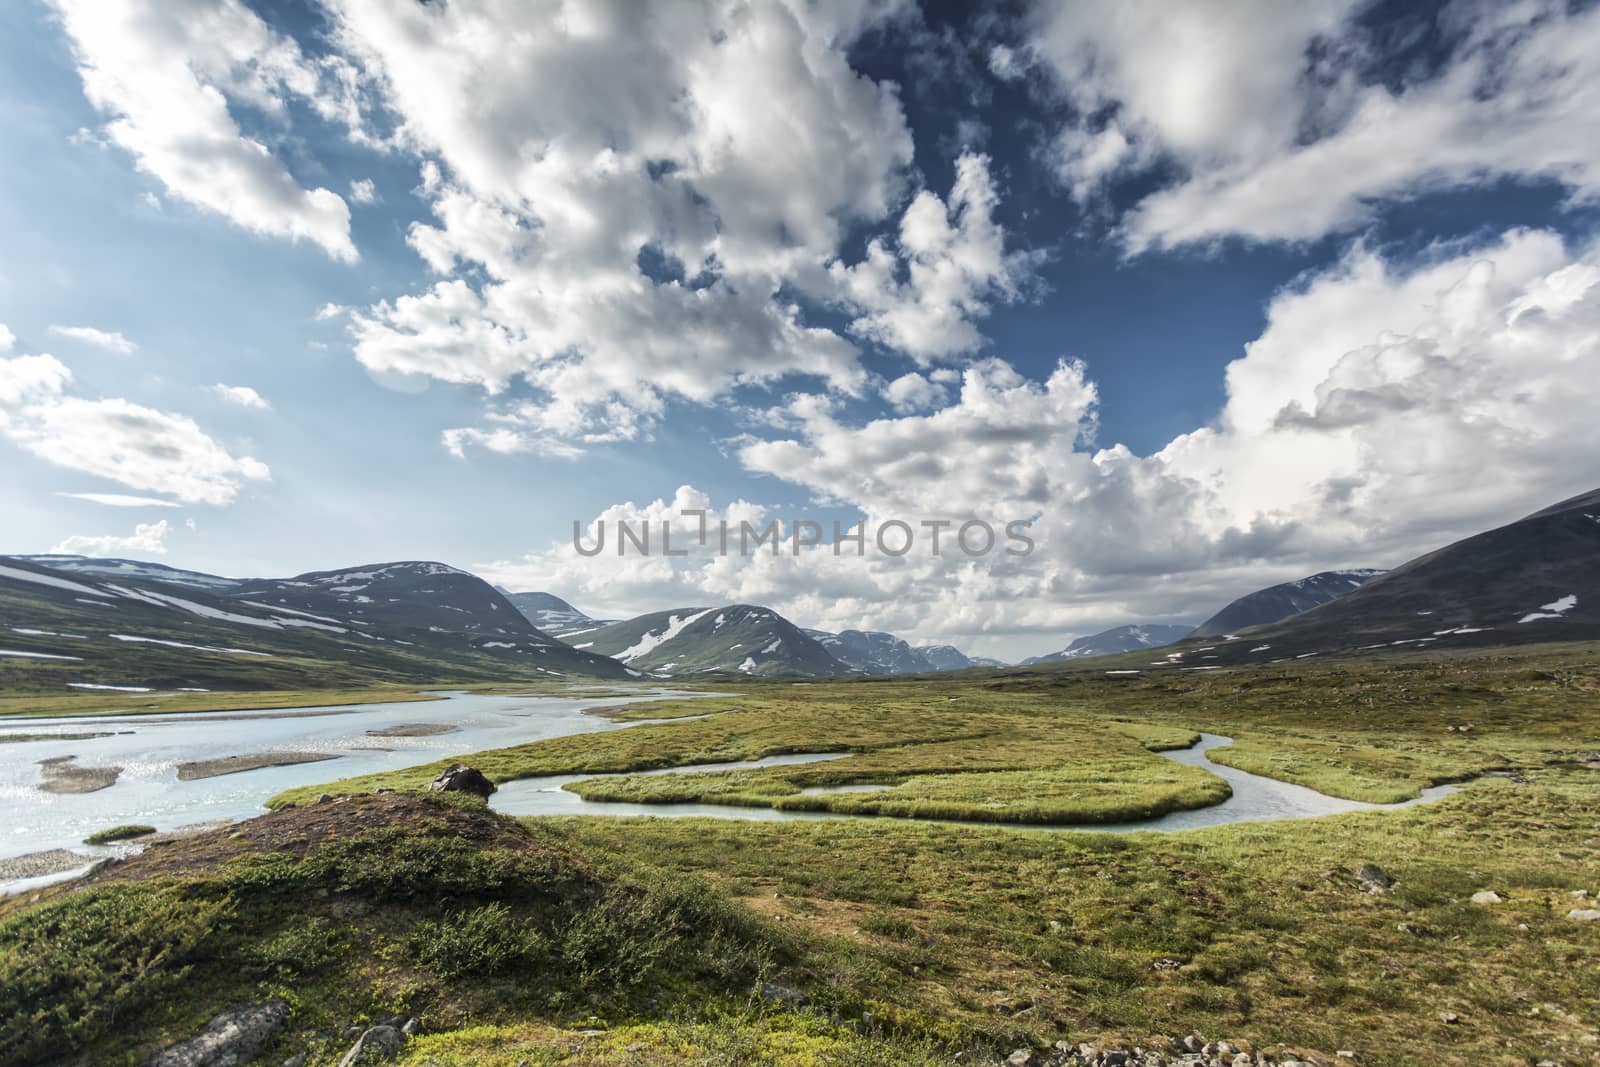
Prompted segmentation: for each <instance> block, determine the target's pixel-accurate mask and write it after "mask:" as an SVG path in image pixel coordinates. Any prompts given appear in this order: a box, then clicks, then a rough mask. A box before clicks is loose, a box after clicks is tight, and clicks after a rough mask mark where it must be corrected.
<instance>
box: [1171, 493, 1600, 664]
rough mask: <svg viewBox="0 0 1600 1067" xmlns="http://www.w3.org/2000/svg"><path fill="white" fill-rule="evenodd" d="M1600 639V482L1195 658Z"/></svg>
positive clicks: (1232, 659)
mask: <svg viewBox="0 0 1600 1067" xmlns="http://www.w3.org/2000/svg"><path fill="white" fill-rule="evenodd" d="M1596 639H1600V490H1596V491H1594V492H1591V493H1586V494H1584V495H1582V496H1577V497H1573V498H1572V499H1570V500H1564V501H1562V502H1561V503H1559V504H1554V505H1552V506H1550V507H1548V508H1545V509H1544V510H1542V511H1538V512H1535V513H1534V514H1532V515H1529V516H1528V517H1526V518H1524V519H1519V520H1518V521H1516V522H1513V523H1510V524H1508V525H1506V526H1501V527H1499V528H1498V529H1494V530H1490V531H1488V532H1486V533H1481V534H1477V535H1475V536H1473V537H1468V538H1466V539H1465V540H1462V541H1457V542H1455V543H1454V544H1451V545H1447V546H1446V547H1444V548H1441V549H1438V550H1437V551H1434V552H1429V553H1428V554H1427V555H1424V556H1419V557H1418V558H1416V559H1414V560H1411V561H1410V562H1409V563H1405V564H1402V565H1401V566H1399V567H1396V568H1395V569H1394V570H1391V571H1388V572H1386V573H1383V574H1380V575H1378V576H1376V577H1373V578H1369V579H1367V580H1366V581H1364V582H1362V583H1361V584H1360V586H1359V587H1357V588H1354V589H1352V590H1351V591H1350V592H1348V593H1346V594H1345V595H1344V596H1341V597H1339V598H1338V599H1336V600H1332V601H1329V602H1328V603H1325V604H1321V605H1319V606H1317V607H1314V608H1312V609H1310V610H1309V611H1305V612H1301V613H1300V614H1297V615H1292V616H1290V617H1288V618H1286V619H1280V620H1278V621H1276V622H1273V623H1270V624H1268V625H1265V626H1255V627H1250V628H1247V629H1245V630H1243V631H1240V632H1237V635H1236V638H1235V639H1234V640H1230V641H1219V642H1217V643H1216V644H1215V645H1214V646H1213V647H1212V648H1210V649H1209V650H1207V651H1204V652H1202V651H1201V650H1200V649H1194V651H1192V652H1191V651H1189V649H1190V647H1191V646H1194V645H1197V644H1198V643H1199V642H1200V641H1202V640H1216V639H1213V638H1195V639H1192V640H1191V641H1186V642H1184V644H1183V645H1180V646H1178V647H1177V648H1176V649H1175V650H1174V651H1177V652H1180V653H1182V654H1183V658H1184V661H1185V662H1186V663H1188V664H1189V665H1194V664H1195V662H1196V657H1197V655H1204V656H1205V657H1206V663H1207V664H1210V663H1215V664H1219V665H1220V664H1227V663H1259V662H1266V661H1271V660H1280V659H1289V658H1299V659H1304V658H1308V657H1310V656H1317V655H1341V654H1354V653H1372V652H1378V651H1387V650H1399V649H1425V648H1462V647H1473V646H1486V645H1513V644H1527V643H1533V642H1548V641H1592V640H1596Z"/></svg>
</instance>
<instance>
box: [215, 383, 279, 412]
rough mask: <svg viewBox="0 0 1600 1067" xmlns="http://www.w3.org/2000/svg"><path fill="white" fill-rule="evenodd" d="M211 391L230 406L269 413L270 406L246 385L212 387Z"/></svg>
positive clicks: (264, 398)
mask: <svg viewBox="0 0 1600 1067" xmlns="http://www.w3.org/2000/svg"><path fill="white" fill-rule="evenodd" d="M211 391H212V392H213V393H216V394H217V395H218V396H220V397H221V398H222V399H224V400H226V401H227V402H228V403H230V404H236V405H238V406H239V407H242V408H254V409H256V410H257V411H271V410H272V405H271V404H270V403H268V402H267V398H266V397H264V396H262V395H261V394H260V393H258V392H256V391H255V390H254V389H252V388H250V387H249V386H248V385H213V386H212V387H211Z"/></svg>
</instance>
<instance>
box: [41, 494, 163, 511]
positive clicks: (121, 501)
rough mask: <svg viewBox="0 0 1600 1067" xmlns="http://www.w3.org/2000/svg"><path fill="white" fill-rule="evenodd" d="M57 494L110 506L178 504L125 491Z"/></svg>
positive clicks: (136, 506) (135, 506)
mask: <svg viewBox="0 0 1600 1067" xmlns="http://www.w3.org/2000/svg"><path fill="white" fill-rule="evenodd" d="M56 496H64V497H69V498H71V499H73V500H86V501H88V502H89V503H91V504H100V505H102V506H104V507H108V508H175V507H177V506H178V505H177V504H176V503H174V502H173V501H171V500H162V499H160V498H159V497H153V496H129V495H127V494H125V493H57V494H56Z"/></svg>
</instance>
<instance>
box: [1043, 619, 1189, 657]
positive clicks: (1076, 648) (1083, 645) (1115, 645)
mask: <svg viewBox="0 0 1600 1067" xmlns="http://www.w3.org/2000/svg"><path fill="white" fill-rule="evenodd" d="M1190 629H1191V628H1190V627H1188V626H1169V625H1166V624H1163V623H1134V624H1132V625H1129V626H1117V627H1113V628H1112V629H1110V630H1101V631H1100V632H1099V633H1097V634H1090V635H1089V636H1088V637H1080V638H1078V639H1077V640H1075V641H1073V642H1072V643H1071V644H1070V645H1068V646H1067V647H1066V648H1064V649H1062V650H1061V651H1060V652H1052V653H1050V654H1049V655H1047V656H1034V657H1032V658H1030V659H1025V660H1023V661H1022V662H1023V665H1024V666H1026V665H1027V664H1030V663H1055V662H1056V661H1058V660H1066V659H1085V658H1087V657H1089V656H1109V655H1112V654H1113V653H1117V652H1134V651H1137V650H1139V649H1141V648H1160V647H1162V646H1164V645H1170V644H1172V643H1173V642H1174V641H1181V640H1183V639H1184V638H1185V637H1187V636H1189V633H1190Z"/></svg>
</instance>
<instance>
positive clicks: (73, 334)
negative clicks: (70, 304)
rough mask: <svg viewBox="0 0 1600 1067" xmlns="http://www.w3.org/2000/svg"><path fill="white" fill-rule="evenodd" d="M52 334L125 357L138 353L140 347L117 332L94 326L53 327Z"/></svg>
mask: <svg viewBox="0 0 1600 1067" xmlns="http://www.w3.org/2000/svg"><path fill="white" fill-rule="evenodd" d="M50 332H51V333H53V334H55V335H56V336H58V337H70V338H71V339H72V340H74V341H82V342H83V343H84V344H87V345H94V346H95V347H96V348H104V349H106V350H107V351H110V352H120V353H122V354H123V355H127V354H128V353H129V352H133V351H136V350H137V349H138V347H139V346H138V345H136V344H134V343H133V342H132V341H130V340H128V339H127V338H126V337H124V336H123V335H122V334H120V333H118V332H117V331H116V330H97V329H95V328H94V327H93V326H51V327H50Z"/></svg>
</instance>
